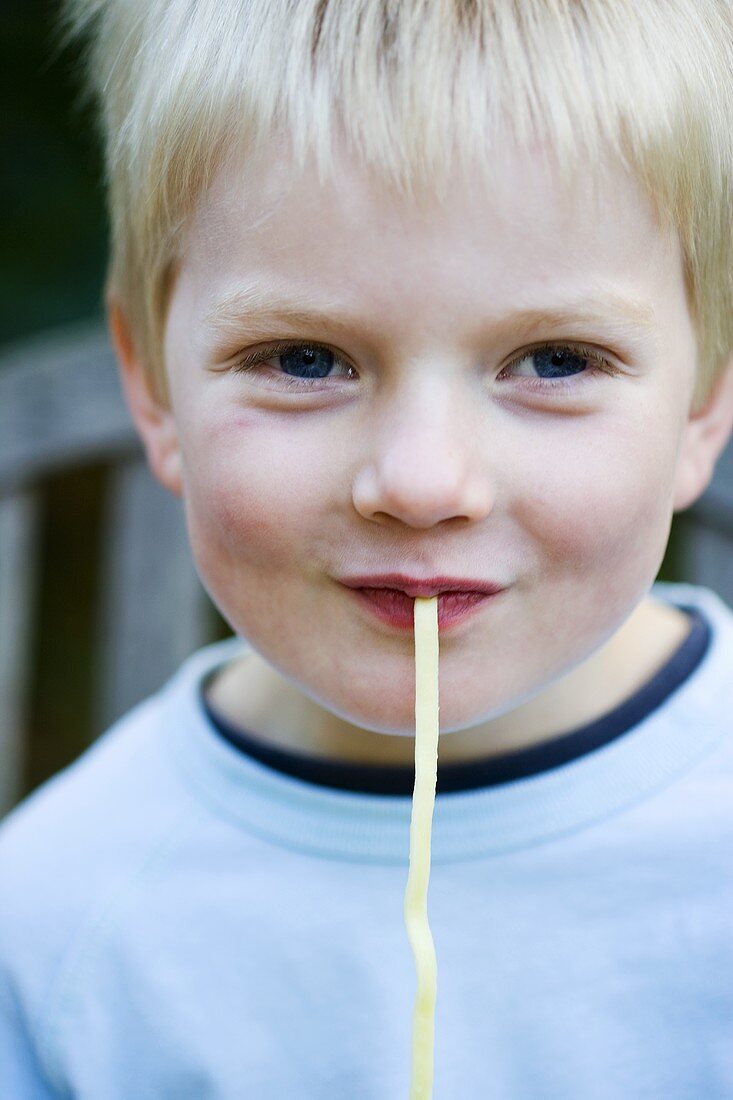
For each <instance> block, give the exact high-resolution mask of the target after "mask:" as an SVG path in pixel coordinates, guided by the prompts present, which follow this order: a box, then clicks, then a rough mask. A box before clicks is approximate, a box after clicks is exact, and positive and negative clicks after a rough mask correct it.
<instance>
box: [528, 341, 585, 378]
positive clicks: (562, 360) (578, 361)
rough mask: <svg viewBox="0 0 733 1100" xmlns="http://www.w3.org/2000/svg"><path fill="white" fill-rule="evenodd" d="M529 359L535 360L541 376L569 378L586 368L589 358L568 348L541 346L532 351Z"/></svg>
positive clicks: (536, 368)
mask: <svg viewBox="0 0 733 1100" xmlns="http://www.w3.org/2000/svg"><path fill="white" fill-rule="evenodd" d="M526 358H527V359H530V360H534V365H535V370H536V371H537V374H538V375H539V377H540V378H567V377H568V375H571V374H580V373H581V371H584V370H585V369H586V364H587V358H586V357H585V356H583V355H578V354H577V353H576V352H572V351H570V350H569V349H567V348H539V349H538V350H537V351H532V352H530V353H529V354H528V355H527V356H526Z"/></svg>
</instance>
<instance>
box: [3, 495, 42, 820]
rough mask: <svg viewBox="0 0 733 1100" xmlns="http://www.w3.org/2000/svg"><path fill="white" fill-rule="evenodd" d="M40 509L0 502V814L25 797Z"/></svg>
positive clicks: (31, 502)
mask: <svg viewBox="0 0 733 1100" xmlns="http://www.w3.org/2000/svg"><path fill="white" fill-rule="evenodd" d="M39 510H40V506H39V502H38V500H37V498H36V497H35V496H34V495H33V494H31V493H25V494H19V495H17V496H11V497H6V498H5V499H0V816H2V815H3V814H5V813H7V812H8V810H10V809H12V807H13V806H14V805H15V804H16V802H18V801H19V800H20V797H21V795H22V793H23V773H24V766H25V760H26V744H27V728H26V721H25V718H26V710H27V707H26V703H27V698H28V692H29V687H30V681H31V668H30V652H31V640H32V623H33V613H34V609H35V598H34V597H35V592H36V573H37V533H38V518H39Z"/></svg>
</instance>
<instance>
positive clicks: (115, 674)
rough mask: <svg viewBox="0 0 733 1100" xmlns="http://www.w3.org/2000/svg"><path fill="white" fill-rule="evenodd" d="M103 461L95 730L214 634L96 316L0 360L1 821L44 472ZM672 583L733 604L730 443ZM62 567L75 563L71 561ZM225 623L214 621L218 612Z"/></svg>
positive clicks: (17, 790) (25, 677) (26, 685)
mask: <svg viewBox="0 0 733 1100" xmlns="http://www.w3.org/2000/svg"><path fill="white" fill-rule="evenodd" d="M95 463H96V464H99V463H106V464H111V467H112V476H111V478H109V479H108V480H107V482H106V485H107V499H106V502H105V512H104V515H105V518H104V523H103V547H102V555H101V561H102V569H101V573H102V575H101V577H100V578H99V591H100V592H101V593H102V596H103V598H102V600H101V602H100V610H99V615H98V618H99V621H98V624H97V630H96V634H97V638H98V639H99V642H98V644H99V647H100V650H101V658H102V659H101V663H100V665H99V668H100V672H99V682H98V683H97V684H96V686H95V692H94V694H95V699H94V715H95V719H94V727H95V729H96V731H97V735H98V734H99V733H101V732H102V731H103V730H104V729H106V728H107V726H108V725H109V724H110V723H111V722H112V721H114V720H115V719H116V718H117V717H118V716H119V715H121V714H123V713H124V712H125V711H127V710H128V709H129V708H130V707H131V706H132V705H133V704H135V703H136V702H138V701H139V700H140V699H143V698H144V697H145V696H147V695H149V694H151V693H152V692H154V691H155V690H157V689H158V688H159V687H160V686H161V685H162V684H163V683H164V681H165V680H166V679H167V678H168V677H169V676H170V675H171V673H172V672H173V671H174V670H175V669H176V668H177V667H178V665H179V664H180V663H181V661H182V660H183V659H184V658H185V657H186V656H187V655H188V654H190V653H191V652H193V651H194V650H195V649H197V648H198V647H199V646H201V645H204V644H205V643H206V642H208V641H212V640H214V637H215V636H219V637H220V636H222V635H221V633H219V634H216V633H215V623H216V615H215V613H214V612H213V608H212V606H211V603H210V601H209V599H208V596H207V595H206V593H205V591H204V589H203V587H202V585H201V583H200V581H199V580H198V577H197V575H196V572H195V569H194V567H193V562H192V558H191V553H190V550H189V548H188V543H187V540H186V534H185V525H184V520H183V509H182V505H181V502H180V501H178V500H177V499H176V498H174V497H172V496H171V495H170V494H169V493H167V492H166V491H165V490H164V489H162V488H161V487H160V486H159V485H158V484H157V482H156V481H155V480H154V478H153V477H152V475H151V474H150V473H149V471H148V469H147V466H146V463H145V459H144V456H143V451H142V448H141V445H140V442H139V440H138V437H137V435H136V433H135V431H134V429H133V426H132V422H131V420H130V416H129V413H128V411H127V408H126V406H125V403H124V400H123V398H122V394H121V390H120V386H119V381H118V375H117V369H116V366H115V362H114V357H113V354H112V351H111V348H110V345H109V342H108V339H107V335H106V332H105V330H104V328H103V327H102V326H101V325H100V323H99V322H95V323H91V324H83V325H74V326H71V327H68V328H64V329H62V330H58V331H53V332H51V333H49V334H46V335H44V336H42V337H40V338H38V339H33V340H29V341H24V342H22V343H19V344H16V345H15V346H13V347H10V348H7V349H5V351H4V353H2V354H1V355H0V816H1V815H2V814H3V813H5V812H7V810H9V809H10V808H11V807H12V806H13V805H15V803H16V802H17V801H18V800H19V799H20V798H21V796H22V795H23V794H24V793H25V790H24V778H23V777H24V768H25V757H26V751H27V712H28V704H29V700H30V698H31V696H32V693H33V689H34V685H33V682H32V679H33V676H32V673H33V670H32V667H31V666H32V662H31V641H32V636H33V630H34V629H35V609H36V603H37V590H38V585H39V565H38V541H39V526H40V520H41V518H42V516H41V508H42V505H41V501H42V494H41V487H42V485H43V483H44V479H48V478H49V477H50V476H52V475H54V474H56V473H58V472H59V471H61V470H65V469H72V468H75V467H79V466H81V465H84V464H95ZM675 531H676V532H677V536H676V537H677V539H678V542H679V545H680V548H681V552H680V554H679V555H678V558H679V560H678V563H677V568H676V570H675V572H676V573H677V574H678V576H675V577H672V578H670V579H679V580H688V581H692V582H693V583H699V584H705V585H709V586H710V587H711V588H713V589H714V590H715V591H716V592H718V593H719V594H720V595H721V596H722V597H723V598H724V599H725V600H726V601H727V602H728V603H729V604H731V605H733V553H732V549H733V445H732V446H729V447H728V449H727V450H726V452H725V454H724V456H723V457H722V459H721V461H720V463H719V465H718V468H717V471H716V475H715V479H714V482H713V484H712V485H711V486H710V488H709V489H708V491H707V492H706V494H705V496H704V497H703V498H702V500H700V501H699V502H698V504H697V505H695V507H694V508H692V509H690V510H689V511H688V512H686V513H684V514H683V515H682V516H680V517H678V518H677V519H676V520H675ZM68 565H69V569H73V568H74V563H73V562H69V563H68ZM219 622H220V620H219Z"/></svg>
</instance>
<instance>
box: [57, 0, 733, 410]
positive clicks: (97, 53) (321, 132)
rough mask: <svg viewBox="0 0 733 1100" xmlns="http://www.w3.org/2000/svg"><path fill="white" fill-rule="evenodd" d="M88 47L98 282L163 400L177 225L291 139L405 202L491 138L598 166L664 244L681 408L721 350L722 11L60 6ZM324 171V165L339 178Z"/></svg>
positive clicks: (161, 1)
mask: <svg viewBox="0 0 733 1100" xmlns="http://www.w3.org/2000/svg"><path fill="white" fill-rule="evenodd" d="M64 4H65V6H64V22H63V26H64V30H65V33H66V34H67V35H68V37H69V38H72V37H74V36H76V35H79V34H85V33H86V34H88V35H89V40H90V44H89V50H88V78H89V79H88V87H89V88H90V90H91V91H92V92H93V93H94V94H96V96H97V97H98V100H99V105H100V121H101V125H102V132H103V138H104V147H105V164H106V175H107V184H108V195H109V211H110V225H111V249H110V264H109V271H108V287H109V288H111V289H112V290H113V291H114V294H115V296H116V297H117V299H118V300H119V301H120V303H121V305H122V307H123V309H124V311H125V312H126V314H127V316H128V318H129V320H130V323H131V326H132V331H133V334H134V338H135V342H136V345H137V350H138V353H139V354H140V356H141V358H142V359H143V362H144V363H145V365H146V369H148V370H149V371H150V374H151V377H152V381H153V384H154V388H155V391H156V393H157V395H158V396H159V398H161V399H162V400H164V401H166V402H167V401H168V391H167V383H166V378H165V369H164V363H163V352H162V343H163V332H164V325H165V312H166V303H167V296H168V287H169V283H170V277H171V271H172V269H173V264H174V262H175V259H176V255H177V252H178V249H179V248H180V245H181V241H182V239H183V235H184V233H185V227H186V221H187V217H188V216H189V215H190V213H191V211H192V210H193V207H194V205H195V203H196V202H197V200H198V199H200V198H201V197H202V195H203V194H204V193H205V191H206V188H207V186H208V184H209V182H210V181H211V179H212V178H213V175H214V173H215V172H216V170H217V169H218V167H220V166H221V165H222V163H223V162H224V161H225V160H226V158H227V156H228V155H230V154H231V151H232V150H234V149H238V150H240V151H241V150H242V149H244V150H245V151H246V150H251V151H252V152H253V153H254V151H256V150H257V149H258V148H260V147H261V145H262V144H263V143H264V142H266V141H267V140H268V138H269V137H271V136H272V135H273V134H274V133H276V132H278V131H282V130H284V132H285V133H286V134H288V135H289V136H290V138H291V140H292V146H293V152H294V155H295V158H296V161H297V162H299V163H300V164H302V163H303V160H304V158H305V156H306V154H307V153H308V151H309V149H313V150H314V151H315V153H316V155H317V163H318V166H319V172H320V173H321V175H322V177H323V176H325V175H327V174H328V173H329V171H330V170H331V168H332V167H333V166H334V165H333V161H334V156H333V153H334V148H335V141H334V139H335V138H336V136H337V134H338V135H345V136H346V137H347V139H348V140H349V142H350V143H351V144H352V145H353V147H354V148H355V149H356V150H357V151H358V153H359V155H360V156H361V157H362V158H363V159H364V161H365V162H366V163H368V164H370V165H373V166H376V167H377V168H378V169H379V171H380V172H381V174H382V177H383V178H384V180H385V182H386V183H388V185H390V186H394V187H396V188H398V189H399V190H400V191H402V192H403V193H413V194H414V193H416V192H417V191H420V190H423V189H425V188H429V189H431V190H434V191H436V193H441V188H442V187H443V185H444V181H445V178H446V174H447V171H448V169H449V167H450V165H451V164H452V163H454V162H455V161H456V160H458V161H459V162H460V163H468V162H469V161H473V162H475V161H476V160H478V161H479V163H482V164H483V165H485V168H486V170H487V172H488V173H489V174H490V173H491V162H492V156H493V155H494V153H495V150H496V143H497V141H500V140H501V135H502V133H505V134H510V135H511V136H512V138H513V139H514V140H518V141H519V143H520V146H525V147H526V146H528V145H529V144H530V143H531V144H532V145H536V143H537V142H538V139H539V142H540V143H542V144H546V145H548V146H549V147H550V148H551V149H552V150H553V151H554V154H555V157H556V161H557V164H558V165H559V166H560V168H561V169H562V171H563V173H564V174H565V175H566V177H567V178H568V179H570V178H572V176H573V175H574V174H575V173H577V172H578V171H582V172H583V174H584V175H586V176H587V177H588V178H589V179H593V180H596V181H598V180H599V179H600V176H601V173H602V171H603V164H604V154H607V153H608V152H609V151H610V152H611V153H612V154H613V155H614V156H616V157H618V158H620V160H621V162H622V163H623V165H624V166H625V167H626V168H628V170H630V171H632V172H634V173H635V175H636V176H637V178H638V179H639V181H640V182H641V183H642V184H643V186H644V188H645V189H646V191H647V192H648V194H649V195H650V196H651V198H652V199H653V201H654V204H655V206H656V208H657V210H658V211H659V213H660V216H661V217H662V218H665V219H666V220H667V222H668V224H670V225H671V226H672V227H673V228H674V229H675V230H676V232H677V234H678V237H679V240H680V244H681V248H682V255H683V261H684V273H685V280H686V288H687V296H688V302H689V305H690V310H691V315H692V318H693V322H694V324H695V328H696V333H697V345H698V364H697V367H698V375H697V382H698V385H697V390H696V395H695V401H696V402H698V401H702V399H703V398H704V396H705V395H706V394H707V392H708V391H709V389H710V386H711V385H712V383H713V382H714V380H715V378H716V377H717V375H718V373H719V371H720V370H721V368H722V367H723V365H724V363H725V362H726V360H727V358H728V357H729V355H730V353H731V350H732V349H733V233H732V231H731V212H732V210H733V201H732V200H733V9H732V8H731V0H643V2H641V3H639V2H638V0H64ZM336 170H337V169H336Z"/></svg>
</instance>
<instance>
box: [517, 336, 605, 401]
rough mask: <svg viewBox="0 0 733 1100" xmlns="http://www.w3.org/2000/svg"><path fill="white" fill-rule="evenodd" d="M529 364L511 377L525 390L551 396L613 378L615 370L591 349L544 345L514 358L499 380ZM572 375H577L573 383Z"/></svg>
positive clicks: (576, 346)
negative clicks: (591, 382) (593, 380)
mask: <svg viewBox="0 0 733 1100" xmlns="http://www.w3.org/2000/svg"><path fill="white" fill-rule="evenodd" d="M524 363H527V364H529V368H530V369H529V370H524V371H522V370H515V371H514V372H513V376H514V377H515V378H519V379H522V380H523V386H524V388H526V389H529V390H535V391H538V392H542V391H544V392H546V393H549V394H552V393H553V391H554V392H555V393H559V392H562V391H563V390H566V389H570V388H574V389H577V388H578V386H579V385H584V384H585V381H586V379H588V380H592V379H594V378H595V379H597V378H598V377H599V376H600V375H604V374H605V375H616V374H618V373H619V372H618V369H617V368H616V367H614V366H613V364H612V363H611V362H610V361H609V360H608V359H607V358H606V357H605V356H604V355H601V354H600V353H599V352H597V351H594V350H593V348H587V347H583V346H580V345H566V344H544V345H542V346H541V347H537V348H529V350H527V351H524V352H522V353H521V354H520V355H517V356H515V358H514V359H512V361H511V362H510V363H508V364H507V365H506V367H504V368H503V370H502V371H501V374H500V375H499V378H500V379H501V378H502V376H505V375H506V373H507V372H509V371H511V369H512V368H513V367H514V368H516V367H518V366H519V367H521V366H522V364H524ZM576 376H580V377H579V378H578V380H577V382H576V381H574V379H575V378H576Z"/></svg>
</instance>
